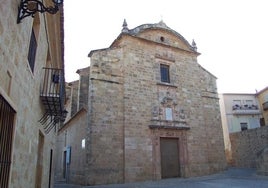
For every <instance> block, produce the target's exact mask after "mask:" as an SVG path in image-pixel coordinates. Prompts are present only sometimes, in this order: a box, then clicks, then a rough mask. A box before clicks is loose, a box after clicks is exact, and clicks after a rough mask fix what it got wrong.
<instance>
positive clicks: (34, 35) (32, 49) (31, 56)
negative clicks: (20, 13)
mask: <svg viewBox="0 0 268 188" xmlns="http://www.w3.org/2000/svg"><path fill="white" fill-rule="evenodd" d="M39 30H40V18H39V14H35V15H34V21H33V27H32V32H31V39H30V45H29V50H28V62H29V65H30V68H31V70H32V73H33V72H34V65H35V56H36V51H37V44H38V42H37V41H38V36H39Z"/></svg>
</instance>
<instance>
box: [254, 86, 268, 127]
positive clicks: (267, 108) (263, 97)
mask: <svg viewBox="0 0 268 188" xmlns="http://www.w3.org/2000/svg"><path fill="white" fill-rule="evenodd" d="M256 97H257V99H258V102H259V104H260V110H261V113H262V118H261V120H260V124H261V126H265V125H268V87H266V88H264V89H262V90H261V91H259V92H257V93H256Z"/></svg>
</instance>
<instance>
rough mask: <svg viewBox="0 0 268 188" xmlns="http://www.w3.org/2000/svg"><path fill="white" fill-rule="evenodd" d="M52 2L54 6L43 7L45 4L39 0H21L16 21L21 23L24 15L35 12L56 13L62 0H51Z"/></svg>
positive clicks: (30, 14) (32, 14) (31, 14)
mask: <svg viewBox="0 0 268 188" xmlns="http://www.w3.org/2000/svg"><path fill="white" fill-rule="evenodd" d="M52 1H53V3H54V7H52V6H49V7H45V5H44V4H43V3H42V2H40V1H39V0H21V2H20V6H19V9H18V17H17V23H18V24H19V23H21V20H22V19H23V18H25V17H28V16H32V17H34V14H35V13H36V12H41V13H44V12H48V13H50V14H56V13H57V12H58V10H59V6H60V5H61V4H62V3H63V0H52Z"/></svg>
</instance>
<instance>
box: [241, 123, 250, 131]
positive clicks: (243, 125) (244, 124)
mask: <svg viewBox="0 0 268 188" xmlns="http://www.w3.org/2000/svg"><path fill="white" fill-rule="evenodd" d="M240 126H241V131H245V130H248V123H240Z"/></svg>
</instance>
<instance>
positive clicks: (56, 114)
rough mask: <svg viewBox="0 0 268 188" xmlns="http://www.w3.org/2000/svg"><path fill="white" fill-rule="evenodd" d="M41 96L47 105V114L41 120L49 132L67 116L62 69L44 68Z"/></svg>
mask: <svg viewBox="0 0 268 188" xmlns="http://www.w3.org/2000/svg"><path fill="white" fill-rule="evenodd" d="M43 70H44V72H43V75H44V77H43V80H42V82H41V88H40V97H41V100H42V102H43V105H44V107H45V111H46V112H45V114H44V116H43V117H42V118H41V119H40V120H39V121H40V122H41V123H42V124H44V125H45V126H44V128H45V131H46V132H47V133H48V132H49V131H50V130H51V129H52V128H53V127H54V126H55V125H56V124H57V123H59V122H63V121H64V120H65V117H66V113H67V112H66V110H65V109H64V101H65V81H64V73H63V70H62V69H53V68H43Z"/></svg>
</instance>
